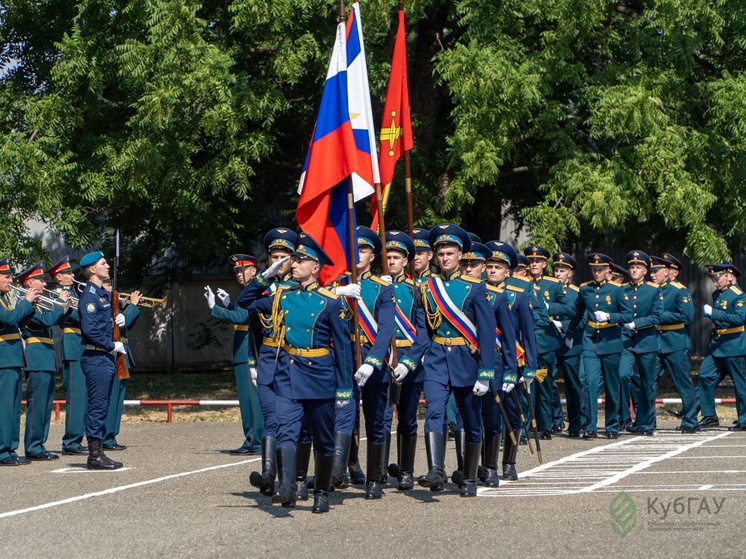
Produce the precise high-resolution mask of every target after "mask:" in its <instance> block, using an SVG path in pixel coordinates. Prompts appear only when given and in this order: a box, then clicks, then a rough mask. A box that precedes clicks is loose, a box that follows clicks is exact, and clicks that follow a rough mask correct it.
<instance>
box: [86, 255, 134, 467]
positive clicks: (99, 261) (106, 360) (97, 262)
mask: <svg viewBox="0 0 746 559" xmlns="http://www.w3.org/2000/svg"><path fill="white" fill-rule="evenodd" d="M80 269H81V270H82V271H83V274H84V275H85V277H86V279H87V280H88V283H86V284H85V287H84V288H83V293H82V294H81V295H80V299H79V300H78V311H79V315H80V331H81V335H82V341H83V354H82V355H81V356H80V365H81V367H82V368H83V374H84V375H85V383H86V391H87V394H88V404H87V407H86V418H85V431H86V439H87V440H88V450H89V456H88V463H87V466H88V469H92V470H115V469H117V468H121V467H122V463H121V462H116V461H114V460H111V459H110V458H109V457H108V456H106V454H104V449H103V440H104V436H105V435H106V428H105V426H104V421H105V419H106V413H107V411H108V409H109V396H110V395H111V386H112V383H113V382H114V376H115V373H116V366H115V362H114V354H115V353H122V354H123V353H125V352H126V349H125V347H124V344H123V343H122V342H115V341H114V328H113V325H112V314H113V313H112V308H111V293H109V292H108V291H106V289H104V287H103V282H104V280H107V279H109V264H108V263H107V262H106V259H105V258H104V255H103V253H101V252H99V251H96V252H91V253H89V254H86V255H85V256H84V257H83V258H81V260H80ZM120 316H121V314H118V315H117V320H119V321H120V322H121V319H120V318H119V317H120Z"/></svg>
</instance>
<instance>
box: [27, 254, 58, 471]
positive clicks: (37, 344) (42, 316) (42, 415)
mask: <svg viewBox="0 0 746 559" xmlns="http://www.w3.org/2000/svg"><path fill="white" fill-rule="evenodd" d="M17 279H18V281H19V283H20V284H21V285H22V286H23V287H24V288H25V289H35V290H36V291H38V292H40V293H41V292H42V291H43V290H44V288H45V287H46V286H47V282H46V281H45V280H44V269H43V268H42V264H41V262H37V263H36V264H34V265H33V266H31V267H30V268H27V269H26V270H24V271H23V272H21V273H20V274H18V276H17ZM60 298H61V299H62V300H63V301H67V300H68V299H69V298H70V296H69V295H68V294H64V295H60ZM67 314H69V310H66V311H64V312H63V310H62V309H61V308H60V306H58V305H53V306H52V308H51V309H44V308H42V307H40V306H39V305H36V306H35V312H34V315H33V316H32V317H31V318H30V319H29V320H28V322H26V323H25V324H24V326H23V328H22V329H21V331H22V333H23V339H24V342H25V344H26V367H25V369H26V402H27V407H26V431H25V433H24V436H23V442H24V446H25V451H26V458H28V459H29V460H57V459H58V458H59V456H57V455H56V454H52V453H50V452H48V451H47V449H46V448H45V447H44V443H45V442H46V441H47V436H48V435H49V422H50V421H51V419H52V401H53V400H54V375H55V373H56V372H57V360H56V358H55V355H54V339H53V337H52V327H53V326H55V325H61V324H62V323H63V322H64V321H65V320H66V318H67V317H66V315H67Z"/></svg>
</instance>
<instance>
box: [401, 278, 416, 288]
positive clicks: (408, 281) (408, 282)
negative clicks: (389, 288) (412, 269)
mask: <svg viewBox="0 0 746 559" xmlns="http://www.w3.org/2000/svg"><path fill="white" fill-rule="evenodd" d="M401 283H406V284H407V285H410V286H412V285H414V280H413V279H412V278H406V279H405V280H404V281H403V282H401Z"/></svg>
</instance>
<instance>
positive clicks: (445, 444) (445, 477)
mask: <svg viewBox="0 0 746 559" xmlns="http://www.w3.org/2000/svg"><path fill="white" fill-rule="evenodd" d="M449 438H450V439H454V440H455V439H456V431H455V430H453V431H451V432H450V433H443V461H442V462H441V463H442V464H443V483H444V484H445V483H448V475H446V450H448V439H449Z"/></svg>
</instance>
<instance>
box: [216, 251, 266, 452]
mask: <svg viewBox="0 0 746 559" xmlns="http://www.w3.org/2000/svg"><path fill="white" fill-rule="evenodd" d="M229 260H230V262H231V265H232V267H233V273H234V274H235V275H236V280H237V281H238V283H239V285H241V287H242V288H243V287H245V286H246V285H247V284H248V283H249V282H250V281H251V280H252V279H253V278H254V276H255V275H256V263H257V258H256V257H255V256H251V255H249V254H233V255H231V256H230V258H229ZM218 297H220V299H221V302H222V303H223V305H225V308H223V307H220V306H218V305H216V304H215V295H214V294H213V292H212V289H210V286H206V287H205V298H206V299H207V305H208V306H209V307H210V316H212V317H213V318H217V319H218V320H222V321H223V322H227V323H229V324H233V371H234V373H235V376H236V392H237V393H238V406H239V409H240V410H241V426H242V427H243V434H244V441H243V444H242V445H241V446H240V447H238V448H235V449H233V450H230V451H228V452H229V453H230V454H258V453H260V452H261V448H262V447H261V440H262V432H263V430H264V419H263V417H262V411H261V407H260V405H259V396H258V394H257V392H258V391H257V389H256V386H255V385H254V381H256V377H257V371H256V357H255V355H254V347H253V344H252V343H251V337H250V336H249V324H250V317H249V311H247V310H246V309H242V308H241V307H235V306H234V305H233V303H231V299H230V296H229V295H228V293H226V292H225V291H223V290H222V289H218Z"/></svg>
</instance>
